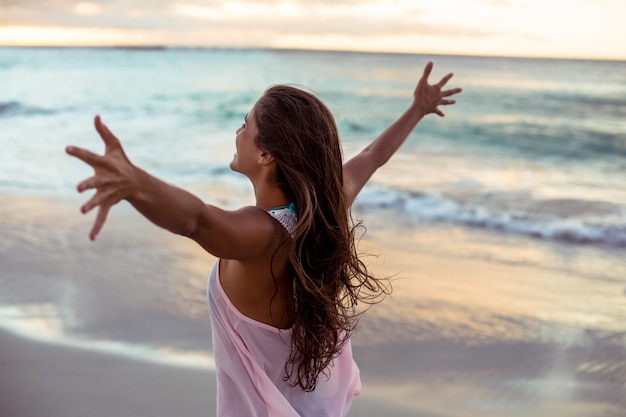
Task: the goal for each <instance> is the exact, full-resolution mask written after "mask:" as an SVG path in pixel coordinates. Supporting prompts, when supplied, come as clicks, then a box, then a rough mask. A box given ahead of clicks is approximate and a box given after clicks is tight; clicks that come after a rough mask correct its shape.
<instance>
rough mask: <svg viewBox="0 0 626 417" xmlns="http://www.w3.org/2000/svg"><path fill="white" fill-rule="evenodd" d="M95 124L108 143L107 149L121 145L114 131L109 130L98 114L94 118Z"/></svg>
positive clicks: (106, 143) (104, 140) (103, 139)
mask: <svg viewBox="0 0 626 417" xmlns="http://www.w3.org/2000/svg"><path fill="white" fill-rule="evenodd" d="M94 125H95V126H96V130H97V131H98V133H99V134H100V137H101V138H102V141H103V142H104V144H105V145H106V148H107V149H111V148H117V147H120V146H121V145H120V141H119V139H118V138H116V137H115V135H114V134H113V133H111V131H110V130H109V128H108V127H107V125H105V124H104V123H102V119H101V118H100V116H96V117H95V119H94Z"/></svg>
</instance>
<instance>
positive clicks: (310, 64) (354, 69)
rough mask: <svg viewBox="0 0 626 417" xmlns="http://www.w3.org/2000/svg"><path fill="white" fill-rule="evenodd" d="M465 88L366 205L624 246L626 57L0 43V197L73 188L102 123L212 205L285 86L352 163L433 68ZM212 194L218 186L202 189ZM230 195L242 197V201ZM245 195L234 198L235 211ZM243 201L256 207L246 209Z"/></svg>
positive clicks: (403, 214)
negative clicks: (329, 123) (267, 103)
mask: <svg viewBox="0 0 626 417" xmlns="http://www.w3.org/2000/svg"><path fill="white" fill-rule="evenodd" d="M428 60H433V61H434V62H435V70H434V73H433V76H432V77H431V79H432V80H433V81H434V80H436V79H438V77H441V76H443V75H444V74H445V73H447V72H454V73H455V77H454V78H453V79H452V81H451V82H450V86H451V87H454V86H461V87H463V88H464V92H463V94H462V95H461V96H460V97H459V103H458V104H457V105H456V106H454V107H453V108H448V109H445V111H446V113H447V117H446V118H445V119H438V118H437V117H435V116H430V117H429V118H428V119H427V120H424V121H423V122H422V124H421V125H420V126H419V127H418V129H417V131H416V133H415V134H414V135H413V136H412V137H411V138H410V140H409V141H408V142H407V144H406V145H405V146H404V147H403V149H402V151H401V153H400V154H399V155H398V157H397V158H395V159H394V160H393V161H392V163H391V164H390V165H389V167H387V168H386V169H385V170H381V172H380V175H378V176H376V177H375V178H374V180H373V182H372V187H370V188H368V189H367V190H366V192H364V193H363V195H362V196H361V198H360V200H359V204H360V206H361V207H362V209H363V210H365V211H370V212H375V211H376V210H379V209H381V208H384V209H387V208H388V207H389V206H392V207H393V210H394V212H395V214H396V215H395V216H394V218H397V219H401V220H403V221H408V222H410V223H412V224H414V223H423V222H427V223H433V222H435V223H442V224H454V225H460V226H462V227H470V228H483V229H488V230H490V231H492V232H494V233H507V234H508V233H512V234H520V235H525V236H531V237H533V238H539V239H547V240H556V241H565V242H574V243H581V244H592V245H602V246H610V247H625V246H626V226H625V223H626V187H625V186H624V185H625V180H624V178H626V123H625V122H624V120H625V118H626V99H625V98H624V97H626V62H609V61H573V60H539V59H511V58H480V57H453V56H411V55H380V54H356V53H338V52H302V51H272V50H212V49H156V50H152V49H149V50H138V49H72V48H69V49H12V48H3V49H0V125H1V129H0V146H2V148H3V152H2V153H1V154H0V187H3V188H7V189H10V190H18V191H23V192H26V193H29V192H38V191H44V192H53V193H57V192H68V190H70V189H71V188H72V187H73V186H74V185H75V183H76V181H77V178H80V177H82V176H84V173H85V172H88V171H85V168H84V167H82V166H80V165H79V164H75V163H73V162H71V161H69V160H68V159H67V158H65V157H64V155H63V154H62V150H63V148H64V146H65V145H66V144H68V143H73V144H77V145H81V146H87V147H90V148H92V149H99V148H98V147H99V146H100V144H99V143H98V138H97V136H96V135H95V134H94V132H93V130H92V118H93V116H94V115H95V114H100V115H102V117H103V119H104V120H105V122H107V123H108V124H109V125H110V127H111V129H112V130H113V131H114V132H115V133H117V134H118V136H120V137H121V138H122V139H123V140H124V143H125V145H126V148H127V151H128V154H129V155H130V156H131V158H132V159H133V161H134V162H135V163H137V164H138V165H140V166H142V167H145V168H146V169H148V170H150V171H151V172H154V173H155V174H157V175H159V176H161V177H164V178H165V179H167V180H170V181H172V182H174V183H176V184H179V185H181V186H183V187H188V188H192V189H193V190H194V191H196V192H198V193H204V194H206V195H205V198H206V199H208V200H210V199H211V191H210V189H209V188H210V186H211V185H216V184H222V185H223V186H225V187H241V189H242V193H243V192H245V190H246V188H245V187H247V186H248V185H247V182H246V181H245V180H244V179H243V178H240V177H239V176H237V175H236V174H233V173H231V172H230V171H229V169H228V162H229V161H230V159H231V157H232V153H233V151H234V144H233V141H234V132H235V130H236V129H237V127H238V126H239V125H240V123H241V120H242V118H243V116H244V115H245V114H246V112H247V111H248V110H249V109H250V107H251V106H252V105H253V104H254V102H255V100H256V99H257V98H258V97H259V96H260V95H261V94H262V92H263V90H264V89H265V88H266V87H267V86H269V85H271V84H275V83H292V84H296V85H301V86H305V87H307V88H309V89H311V90H312V91H314V92H315V93H316V94H318V95H319V96H320V97H321V98H322V99H323V100H324V101H325V102H326V103H327V105H328V106H329V107H330V108H331V110H332V111H333V112H334V114H335V116H336V119H337V124H338V127H339V130H340V133H341V137H342V140H343V143H344V149H345V153H346V156H347V157H349V156H350V155H352V154H353V153H354V152H356V151H358V150H359V149H360V148H361V147H363V146H364V145H365V144H367V143H368V142H369V141H370V140H372V139H373V138H375V137H376V136H377V135H378V134H379V133H380V132H381V131H382V130H383V129H384V127H385V126H387V125H388V124H389V123H391V122H392V121H393V120H394V119H395V118H396V117H397V116H398V115H399V114H400V113H401V112H402V111H403V110H404V109H405V108H406V106H407V105H408V103H409V101H410V98H411V93H412V89H413V87H414V84H415V82H416V81H417V79H418V78H419V76H420V73H421V70H422V68H423V65H424V64H425V63H426V62H427V61H428ZM207 187H208V188H207ZM234 195H240V194H238V193H234ZM242 202H243V201H240V200H239V201H238V200H236V199H233V201H225V202H224V204H226V205H227V206H237V205H239V204H241V203H242ZM246 202H248V201H246Z"/></svg>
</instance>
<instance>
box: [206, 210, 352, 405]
mask: <svg viewBox="0 0 626 417" xmlns="http://www.w3.org/2000/svg"><path fill="white" fill-rule="evenodd" d="M270 214H272V215H274V217H278V216H276V215H275V214H274V213H272V212H270ZM282 214H284V213H282ZM281 223H282V224H283V225H285V223H284V222H283V221H281ZM287 230H289V231H291V230H290V228H288V229H287ZM207 296H208V302H209V307H210V311H211V330H212V336H213V353H214V355H215V366H216V372H217V416H218V417H342V416H345V415H346V414H347V413H348V409H349V408H350V405H351V404H352V399H353V397H354V396H355V395H358V394H359V392H360V390H361V380H360V376H359V369H358V367H357V365H356V363H355V362H354V360H353V359H352V346H351V344H350V341H348V342H347V343H346V344H345V346H344V348H343V350H342V352H341V353H340V354H339V356H338V357H337V358H335V360H334V361H333V363H332V364H331V366H330V368H329V371H330V378H326V377H325V376H324V375H320V378H319V381H318V384H317V387H316V388H315V390H314V391H313V392H304V391H303V390H302V389H301V388H300V387H299V386H296V387H291V386H290V385H289V383H288V382H286V381H284V380H283V378H284V376H285V363H286V361H287V357H288V356H289V346H290V338H291V331H290V330H288V329H287V330H280V329H277V328H275V327H272V326H269V325H267V324H264V323H261V322H258V321H256V320H254V319H251V318H250V317H247V316H245V315H243V314H242V313H241V312H240V311H239V310H237V308H235V306H234V305H233V304H232V303H231V301H230V300H229V298H228V296H227V295H226V293H225V292H224V289H223V288H222V285H221V282H220V276H219V261H218V262H217V263H216V264H215V266H214V267H213V271H212V272H211V275H210V277H209V282H208V285H207Z"/></svg>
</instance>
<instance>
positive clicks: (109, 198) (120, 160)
mask: <svg viewBox="0 0 626 417" xmlns="http://www.w3.org/2000/svg"><path fill="white" fill-rule="evenodd" d="M95 126H96V130H97V131H98V133H99V134H100V137H101V138H102V141H103V142H104V144H105V151H104V155H97V154H95V153H93V152H91V151H88V150H86V149H82V148H78V147H75V146H68V147H67V148H66V152H67V153H68V154H69V155H72V156H74V157H76V158H78V159H80V160H81V161H83V162H85V163H86V164H88V165H90V166H91V167H92V168H93V169H94V176H93V177H91V178H88V179H86V180H84V181H82V182H81V183H79V184H78V186H77V190H78V192H80V193H82V192H83V191H85V190H90V189H95V190H96V193H95V194H94V195H93V196H92V197H91V198H90V199H89V201H87V202H86V203H85V204H83V205H82V206H81V208H80V210H81V212H82V213H83V214H85V213H88V212H89V211H91V210H92V209H94V208H96V207H97V208H98V215H97V216H96V220H95V222H94V224H93V227H92V229H91V232H90V233H89V238H90V239H91V240H95V238H96V236H97V235H98V233H99V232H100V230H101V229H102V226H103V225H104V222H105V221H106V218H107V215H108V213H109V210H110V209H111V207H113V206H114V205H115V204H117V203H118V202H120V201H121V200H124V199H127V198H129V197H132V196H133V195H134V194H135V193H137V192H138V191H139V187H140V186H139V181H138V179H137V175H136V174H137V168H136V167H135V166H134V165H133V164H132V163H131V162H130V161H129V159H128V158H127V157H126V154H125V153H124V149H123V148H122V144H121V143H120V141H119V139H117V138H116V137H115V135H113V133H111V131H110V130H109V129H108V128H107V127H106V125H105V124H104V123H102V120H100V116H96V118H95Z"/></svg>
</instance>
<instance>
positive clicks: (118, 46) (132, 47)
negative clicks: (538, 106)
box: [0, 44, 626, 62]
mask: <svg viewBox="0 0 626 417" xmlns="http://www.w3.org/2000/svg"><path fill="white" fill-rule="evenodd" d="M0 48H15V49H19V48H24V49H27V48H32V49H128V50H136V51H142V50H143V51H159V50H167V49H197V50H202V49H206V50H233V51H237V50H238V51H242V50H247V51H281V52H321V53H352V54H372V55H421V56H449V57H467V58H509V59H545V60H560V61H610V62H626V57H582V56H548V55H498V54H471V53H442V52H405V51H376V50H354V49H324V48H303V47H300V48H298V47H272V46H233V45H230V46H228V45H224V46H219V45H197V46H194V45H158V44H154V45H150V44H145V45H123V44H96V45H35V44H33V45H11V44H0Z"/></svg>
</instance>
